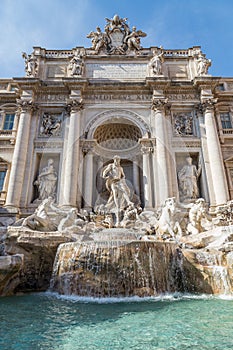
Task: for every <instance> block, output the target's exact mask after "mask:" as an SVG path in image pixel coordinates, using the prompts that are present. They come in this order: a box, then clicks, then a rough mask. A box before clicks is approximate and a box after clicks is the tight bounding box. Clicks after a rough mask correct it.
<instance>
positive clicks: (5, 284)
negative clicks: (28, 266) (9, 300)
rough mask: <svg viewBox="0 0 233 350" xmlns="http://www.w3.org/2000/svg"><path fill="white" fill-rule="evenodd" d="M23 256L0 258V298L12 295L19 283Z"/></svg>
mask: <svg viewBox="0 0 233 350" xmlns="http://www.w3.org/2000/svg"><path fill="white" fill-rule="evenodd" d="M22 268H23V255H22V254H17V255H12V256H0V296H7V295H11V294H14V292H15V289H16V287H17V286H18V284H19V283H20V272H21V270H22Z"/></svg>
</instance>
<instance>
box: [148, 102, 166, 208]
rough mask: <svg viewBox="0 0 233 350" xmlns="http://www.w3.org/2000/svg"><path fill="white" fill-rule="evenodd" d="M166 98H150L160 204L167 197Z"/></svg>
mask: <svg viewBox="0 0 233 350" xmlns="http://www.w3.org/2000/svg"><path fill="white" fill-rule="evenodd" d="M166 103H167V99H157V98H155V97H153V100H152V107H151V109H152V120H153V121H154V129H155V137H156V156H157V157H156V158H157V172H156V173H157V181H158V186H157V188H158V192H159V196H158V197H159V203H157V205H162V204H163V203H164V201H165V200H166V199H167V198H168V197H169V173H168V163H167V162H168V155H167V146H166V133H167V130H166V124H165V105H166Z"/></svg>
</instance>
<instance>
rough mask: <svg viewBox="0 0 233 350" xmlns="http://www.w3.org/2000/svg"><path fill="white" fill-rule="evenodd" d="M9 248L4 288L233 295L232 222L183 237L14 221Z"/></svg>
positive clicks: (1, 277)
mask: <svg viewBox="0 0 233 350" xmlns="http://www.w3.org/2000/svg"><path fill="white" fill-rule="evenodd" d="M151 239H152V240H151ZM5 253H6V254H7V256H2V257H0V295H10V294H14V293H17V292H29V291H30V292H31V291H44V290H47V289H48V288H49V286H51V289H52V290H53V291H56V292H58V293H60V294H77V295H85V296H86V295H88V296H95V297H99V296H132V295H138V296H154V295H157V294H160V293H165V292H170V293H172V292H177V291H178V292H184V293H207V294H233V226H227V227H218V228H216V229H214V230H211V231H207V232H203V233H200V234H196V235H189V236H184V237H182V238H181V239H180V241H179V243H175V242H163V241H161V240H160V241H158V240H156V236H148V237H147V238H145V241H144V240H140V235H139V234H137V232H135V230H131V231H130V230H129V229H120V228H118V229H107V230H102V231H98V232H95V233H93V232H92V233H91V234H86V235H84V234H82V235H81V234H71V233H67V234H64V233H58V232H36V231H31V230H28V229H22V228H20V229H19V228H17V227H11V228H10V229H9V230H8V234H7V238H6V240H5ZM56 253H57V254H56ZM55 257H56V258H55ZM54 261H55V263H54ZM53 265H54V267H53ZM51 277H52V280H51ZM50 283H51V284H50Z"/></svg>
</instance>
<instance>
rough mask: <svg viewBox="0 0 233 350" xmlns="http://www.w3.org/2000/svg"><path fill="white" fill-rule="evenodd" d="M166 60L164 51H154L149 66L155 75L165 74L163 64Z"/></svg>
mask: <svg viewBox="0 0 233 350" xmlns="http://www.w3.org/2000/svg"><path fill="white" fill-rule="evenodd" d="M163 62H164V53H163V51H161V52H160V53H159V52H158V50H154V51H153V57H152V59H151V60H150V63H149V67H150V68H151V69H152V73H153V75H156V76H158V75H163V73H162V64H163Z"/></svg>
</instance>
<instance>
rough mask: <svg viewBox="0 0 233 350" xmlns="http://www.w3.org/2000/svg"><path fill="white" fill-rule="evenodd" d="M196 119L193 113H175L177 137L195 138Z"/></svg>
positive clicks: (174, 126)
mask: <svg viewBox="0 0 233 350" xmlns="http://www.w3.org/2000/svg"><path fill="white" fill-rule="evenodd" d="M194 131H195V130H194V119H193V115H192V113H191V112H186V113H183V112H176V113H173V132H174V135H175V136H194V134H195V132H194Z"/></svg>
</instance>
